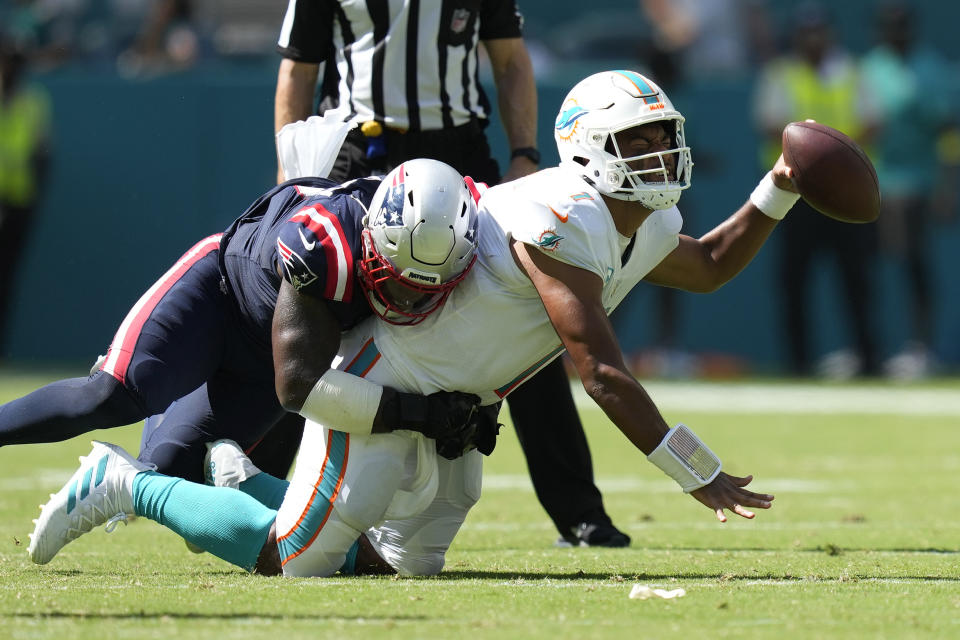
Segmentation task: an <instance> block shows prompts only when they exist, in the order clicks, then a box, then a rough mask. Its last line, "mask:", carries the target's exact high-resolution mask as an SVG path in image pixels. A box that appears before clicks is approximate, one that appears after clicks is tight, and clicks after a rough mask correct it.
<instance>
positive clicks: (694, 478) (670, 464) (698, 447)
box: [647, 424, 721, 493]
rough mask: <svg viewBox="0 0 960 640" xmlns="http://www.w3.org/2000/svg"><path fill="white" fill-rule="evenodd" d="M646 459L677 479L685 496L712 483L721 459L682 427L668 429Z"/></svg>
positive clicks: (681, 425)
mask: <svg viewBox="0 0 960 640" xmlns="http://www.w3.org/2000/svg"><path fill="white" fill-rule="evenodd" d="M647 460H649V461H650V462H652V463H653V464H655V465H657V466H658V467H659V468H660V470H661V471H663V472H664V473H665V474H667V475H668V476H670V477H671V478H673V479H674V480H676V481H677V484H679V485H680V488H681V489H683V491H684V493H690V492H691V491H696V490H697V489H699V488H700V487H704V486H706V485H708V484H710V483H711V482H713V479H714V478H716V477H717V474H719V473H720V467H721V465H720V458H718V457H717V456H716V455H715V454H714V453H713V451H710V448H709V447H707V445H705V444H704V443H703V442H702V441H701V440H700V438H698V437H697V434H695V433H694V432H693V431H691V430H690V428H689V427H687V426H686V425H683V424H678V425H677V426H675V427H674V428H673V429H670V431H668V432H667V435H666V436H664V438H663V440H661V441H660V444H659V445H657V448H656V449H654V450H653V452H652V453H651V454H650V455H649V456H647Z"/></svg>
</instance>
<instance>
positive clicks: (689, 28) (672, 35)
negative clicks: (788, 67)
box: [640, 0, 773, 81]
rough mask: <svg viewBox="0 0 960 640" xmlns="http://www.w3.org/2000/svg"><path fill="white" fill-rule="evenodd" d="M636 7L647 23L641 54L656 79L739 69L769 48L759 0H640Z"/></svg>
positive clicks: (769, 51)
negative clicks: (649, 33)
mask: <svg viewBox="0 0 960 640" xmlns="http://www.w3.org/2000/svg"><path fill="white" fill-rule="evenodd" d="M640 8H641V11H642V13H643V15H644V17H646V19H647V21H648V22H649V23H650V25H651V27H652V29H653V34H652V37H651V38H650V42H649V44H648V45H647V48H649V51H646V52H644V57H645V58H647V59H648V61H649V62H650V65H651V68H658V67H659V69H658V70H659V71H660V73H659V74H658V75H657V76H656V77H657V78H658V79H659V80H661V81H667V80H668V79H669V76H671V75H672V76H674V78H679V77H683V76H686V75H688V74H689V75H693V76H696V75H708V74H717V73H738V72H742V71H744V70H745V69H747V68H748V66H749V65H756V64H758V63H761V62H763V61H765V60H766V59H767V58H768V57H769V55H771V54H772V52H773V37H772V32H771V29H770V23H769V21H768V20H767V14H766V2H765V0H640ZM665 67H673V69H672V70H668V69H667V68H665Z"/></svg>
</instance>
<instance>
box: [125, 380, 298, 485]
mask: <svg viewBox="0 0 960 640" xmlns="http://www.w3.org/2000/svg"><path fill="white" fill-rule="evenodd" d="M284 415H285V413H284V411H283V408H282V407H281V406H280V403H279V401H278V400H277V397H276V393H275V391H274V388H273V384H272V380H269V379H265V378H263V377H262V376H260V377H257V376H254V375H252V374H251V376H249V377H246V376H242V375H237V374H234V373H232V372H229V371H223V370H221V371H218V372H217V373H216V374H214V375H213V376H211V378H210V380H209V381H208V382H207V383H206V384H204V385H201V386H200V387H199V388H197V389H196V390H194V391H193V392H191V393H189V394H187V395H186V396H184V397H183V398H180V399H179V400H177V401H176V402H175V403H173V404H172V405H170V407H169V408H168V409H167V411H166V413H165V414H164V416H163V420H162V421H160V422H159V425H157V426H156V427H155V428H154V429H153V430H152V431H151V432H150V434H149V435H148V436H146V437H145V438H144V444H143V448H142V449H141V451H140V456H139V458H140V460H142V461H143V462H147V463H150V464H153V465H156V467H157V470H158V471H160V472H161V473H165V474H167V475H172V476H177V477H180V478H186V479H187V480H191V481H193V482H203V481H204V458H205V456H206V454H207V443H209V442H214V441H216V440H220V439H223V438H230V439H231V440H235V441H236V442H237V443H239V446H240V447H242V448H244V449H249V448H250V447H253V446H254V445H255V444H256V443H257V442H258V441H259V440H260V439H261V438H262V437H263V435H264V433H266V432H267V431H268V430H269V429H270V427H271V425H273V424H274V423H276V422H277V420H279V419H280V418H281V417H282V416H284ZM294 450H296V449H295V448H294Z"/></svg>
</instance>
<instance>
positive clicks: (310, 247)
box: [297, 229, 317, 251]
mask: <svg viewBox="0 0 960 640" xmlns="http://www.w3.org/2000/svg"><path fill="white" fill-rule="evenodd" d="M297 233H299V234H300V242H302V243H303V248H304V249H306V250H307V251H313V248H314V247H315V246H316V245H317V242H316V240H314V241H313V242H307V239H306V238H305V237H304V235H303V229H297Z"/></svg>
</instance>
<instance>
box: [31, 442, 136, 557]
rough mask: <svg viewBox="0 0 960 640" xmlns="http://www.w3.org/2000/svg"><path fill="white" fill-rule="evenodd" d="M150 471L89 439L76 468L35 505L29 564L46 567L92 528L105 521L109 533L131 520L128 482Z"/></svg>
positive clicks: (130, 484) (130, 485)
mask: <svg viewBox="0 0 960 640" xmlns="http://www.w3.org/2000/svg"><path fill="white" fill-rule="evenodd" d="M153 468H154V467H152V466H151V465H146V464H144V463H142V462H140V461H139V460H137V459H135V458H134V457H132V456H131V455H130V454H128V453H127V452H126V451H124V450H123V449H122V448H120V447H118V446H116V445H113V444H107V443H105V442H97V441H96V440H95V441H94V442H93V450H91V451H90V454H89V455H87V456H86V457H81V458H80V468H79V469H77V471H76V472H75V473H74V474H73V476H72V477H71V478H70V480H68V481H67V483H66V484H65V485H64V486H63V488H62V489H60V491H58V492H57V493H54V494H51V495H50V501H49V502H47V504H45V505H43V506H41V508H40V517H39V518H37V519H36V520H34V521H33V522H34V524H36V527H35V528H34V530H33V533H31V534H30V545H29V546H28V547H27V553H28V554H30V559H31V560H33V561H34V562H35V563H37V564H46V563H48V562H50V560H52V559H53V557H54V556H55V555H57V553H59V551H60V549H62V548H63V547H64V546H65V545H66V544H67V543H68V542H70V541H71V540H75V539H77V538H79V537H80V536H82V535H83V534H84V533H87V532H88V531H90V530H91V529H93V528H94V527H98V526H100V525H101V524H103V523H105V522H106V523H109V524H108V526H107V532H110V531H113V529H114V527H116V525H117V523H118V522H121V521H122V522H124V523H126V520H127V516H128V515H131V516H132V515H133V478H134V476H136V475H137V474H138V473H140V472H141V471H148V470H151V469H153Z"/></svg>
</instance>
